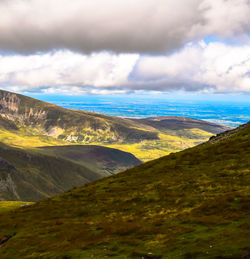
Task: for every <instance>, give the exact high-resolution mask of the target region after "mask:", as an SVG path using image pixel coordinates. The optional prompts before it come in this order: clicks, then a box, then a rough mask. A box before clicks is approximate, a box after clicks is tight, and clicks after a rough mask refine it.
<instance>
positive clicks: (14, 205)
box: [0, 201, 33, 213]
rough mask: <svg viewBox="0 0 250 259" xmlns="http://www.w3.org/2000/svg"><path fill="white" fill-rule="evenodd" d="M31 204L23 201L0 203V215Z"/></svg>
mask: <svg viewBox="0 0 250 259" xmlns="http://www.w3.org/2000/svg"><path fill="white" fill-rule="evenodd" d="M31 204H33V202H24V201H0V213H2V212H6V211H10V210H14V209H18V208H20V207H21V206H26V205H31Z"/></svg>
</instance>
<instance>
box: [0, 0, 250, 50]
mask: <svg viewBox="0 0 250 259" xmlns="http://www.w3.org/2000/svg"><path fill="white" fill-rule="evenodd" d="M249 13H250V3H249V0H230V1H228V0H174V1H173V0H91V1H90V0H72V1H68V0H2V1H0V14H1V15H0V32H1V34H0V49H4V50H10V51H16V52H20V53H32V52H36V51H49V50H51V49H61V48H68V49H71V50H76V51H82V52H86V53H87V52H88V53H89V52H98V51H103V50H111V51H115V52H123V53H125V52H129V53H130V52H133V53H137V52H139V53H165V52H168V51H172V50H175V49H177V48H179V47H181V46H183V45H184V44H185V43H186V42H188V41H192V40H196V39H201V38H203V37H204V36H207V35H214V34H215V35H217V37H221V38H225V37H229V38H230V37H232V38H233V39H237V40H239V39H245V38H246V35H247V33H249V32H250V16H249Z"/></svg>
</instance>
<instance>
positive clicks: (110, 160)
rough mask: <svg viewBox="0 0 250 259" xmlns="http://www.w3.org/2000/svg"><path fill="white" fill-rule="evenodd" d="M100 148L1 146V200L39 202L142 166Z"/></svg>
mask: <svg viewBox="0 0 250 259" xmlns="http://www.w3.org/2000/svg"><path fill="white" fill-rule="evenodd" d="M140 163H141V162H140V160H138V159H137V158H136V157H134V156H133V155H132V154H130V153H126V152H123V151H120V150H116V149H112V148H106V147H98V146H62V147H51V148H49V147H45V148H43V149H42V150H38V149H33V150H23V149H18V148H12V147H9V146H6V145H3V144H0V200H22V201H36V200H40V199H42V198H45V197H50V196H52V195H55V194H59V193H62V192H64V191H66V190H69V189H71V188H73V187H77V186H82V185H83V184H85V183H87V182H90V181H93V180H96V179H99V178H102V177H105V176H109V175H111V174H114V173H117V172H120V171H122V170H125V169H127V168H130V167H133V166H135V165H138V164H140Z"/></svg>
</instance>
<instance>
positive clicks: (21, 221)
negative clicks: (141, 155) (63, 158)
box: [0, 127, 250, 259]
mask: <svg viewBox="0 0 250 259" xmlns="http://www.w3.org/2000/svg"><path fill="white" fill-rule="evenodd" d="M249 157H250V127H247V128H245V129H242V130H240V131H238V132H236V133H235V134H234V135H233V136H231V137H230V138H226V139H225V140H222V141H219V142H213V143H206V144H203V145H199V146H197V147H194V148H190V149H187V150H185V151H182V152H179V153H175V154H170V155H169V156H166V157H162V158H160V159H157V160H154V161H151V162H148V163H145V164H143V165H140V166H137V167H135V168H133V169H130V170H127V171H125V172H123V173H120V174H117V175H115V176H112V177H108V178H105V179H103V180H98V181H96V182H93V183H89V184H87V185H85V186H84V187H81V188H77V189H73V190H71V191H69V192H66V193H64V194H62V195H59V196H56V197H54V198H50V199H46V200H44V201H41V202H38V203H36V204H34V205H32V206H30V207H27V208H21V209H19V210H16V211H15V212H6V213H2V214H1V215H0V240H1V238H4V236H8V235H9V236H12V235H13V236H12V237H11V238H10V239H9V240H8V242H6V243H5V244H4V245H2V246H1V247H0V257H1V258H3V259H5V258H8V259H9V258H13V259H15V258H73V259H74V258H95V259H101V258H108V257H111V258H115V259H118V258H119V259H121V258H123V259H125V258H127V259H130V258H131V259H132V258H138V259H139V258H143V257H145V255H149V254H150V255H159V256H162V258H163V259H165V258H171V259H172V258H183V259H186V258H217V259H219V258H224V259H226V258H227V259H229V258H231V259H233V258H234V259H236V258H244V256H245V255H247V254H249V252H250V237H249V232H250V217H249V216H250V188H249V184H250V161H249ZM245 258H247V257H245Z"/></svg>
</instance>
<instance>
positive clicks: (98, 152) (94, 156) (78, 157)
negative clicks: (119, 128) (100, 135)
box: [40, 145, 141, 174]
mask: <svg viewBox="0 0 250 259" xmlns="http://www.w3.org/2000/svg"><path fill="white" fill-rule="evenodd" d="M40 149H41V150H43V151H45V152H46V154H48V153H50V154H52V155H55V156H58V157H62V158H65V159H68V160H71V161H73V162H77V163H79V164H81V165H83V166H85V167H87V168H90V169H91V170H93V171H95V172H100V173H106V174H107V173H110V174H114V173H118V172H121V171H124V170H126V169H128V168H130V167H134V166H136V165H139V164H141V161H140V160H139V159H137V158H136V157H135V156H134V155H132V154H130V153H127V152H123V151H120V150H118V149H113V148H107V147H102V146H95V145H84V146H83V145H73V146H49V147H40Z"/></svg>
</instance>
